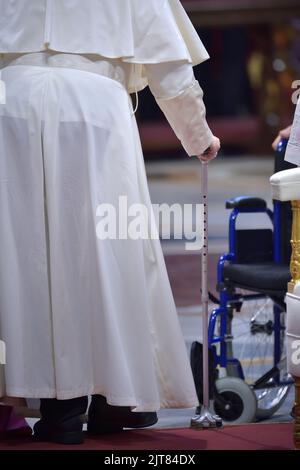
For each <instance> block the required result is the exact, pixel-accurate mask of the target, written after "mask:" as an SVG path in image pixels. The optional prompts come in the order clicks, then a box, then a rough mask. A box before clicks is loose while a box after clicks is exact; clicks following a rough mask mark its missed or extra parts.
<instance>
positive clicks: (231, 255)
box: [208, 201, 293, 389]
mask: <svg viewBox="0 0 300 470" xmlns="http://www.w3.org/2000/svg"><path fill="white" fill-rule="evenodd" d="M280 210H281V205H280V202H277V201H274V208H273V211H271V210H270V209H268V208H267V207H266V208H265V209H262V208H247V207H243V208H236V207H235V208H234V209H233V210H232V212H231V214H230V217H229V252H228V253H225V254H223V255H222V256H221V257H220V258H219V262H218V267H217V282H218V286H222V285H223V283H224V276H223V272H224V265H225V263H228V262H229V263H234V262H236V253H235V247H236V222H237V217H238V215H239V214H240V213H265V214H266V216H267V217H268V218H269V220H271V222H272V225H273V260H274V261H275V262H276V263H280V262H281V258H282V257H281V233H280ZM265 297H266V294H260V293H257V294H249V295H245V296H243V300H244V301H247V300H253V299H258V298H265ZM239 298H240V296H239V295H238V294H234V293H233V294H232V293H230V291H228V289H226V287H222V288H221V289H220V306H219V307H218V308H216V309H214V310H213V312H212V313H211V315H210V318H209V325H208V344H209V347H210V348H212V350H213V352H214V365H215V366H220V367H224V368H226V367H227V366H228V365H233V366H235V368H236V371H237V376H238V377H239V378H241V379H242V380H245V376H244V373H243V368H242V365H241V363H240V361H239V360H238V358H232V357H228V351H227V342H228V341H229V340H231V339H232V337H231V336H230V337H228V334H227V331H228V330H227V325H228V314H229V308H230V302H233V303H234V301H238V299H239ZM282 311H283V310H282V309H281V308H280V307H279V306H278V305H276V304H274V306H273V313H274V323H273V334H274V351H273V367H275V368H276V366H277V365H278V364H279V362H280V360H281V355H282V350H281V349H282V346H281V333H282V331H283V330H284V329H285V327H284V326H282V324H281V314H282ZM218 319H220V325H219V326H220V329H219V331H220V333H219V335H215V329H216V323H217V320H218ZM218 343H219V344H220V348H219V353H217V348H216V347H213V346H215V345H217V344H218ZM274 378H275V381H276V385H288V384H292V383H293V381H292V380H291V379H286V380H285V381H282V380H280V377H279V374H276V375H275V377H273V379H274ZM273 384H274V382H273ZM253 387H254V389H255V388H260V387H261V379H259V380H258V381H257V382H256V384H254V385H253ZM264 387H265V386H264Z"/></svg>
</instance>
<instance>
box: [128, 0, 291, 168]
mask: <svg viewBox="0 0 300 470" xmlns="http://www.w3.org/2000/svg"><path fill="white" fill-rule="evenodd" d="M182 3H183V5H184V7H185V9H186V11H187V13H188V14H189V16H190V18H191V20H192V22H193V24H194V26H195V27H196V29H197V31H198V33H199V35H200V37H201V39H202V41H203V42H204V45H205V46H206V48H207V50H208V52H209V54H210V56H211V59H210V60H209V61H207V62H205V63H204V64H201V65H199V66H197V67H195V69H194V70H195V75H196V78H197V79H198V80H199V82H200V85H201V86H202V88H203V90H204V98H205V103H206V107H207V116H208V121H209V124H210V126H211V128H212V130H213V132H214V133H215V134H216V135H217V136H219V137H220V138H221V139H222V151H223V154H224V155H226V154H230V155H235V154H238V155H242V154H243V153H245V154H249V153H252V154H257V155H259V154H263V153H264V154H265V153H270V142H271V141H272V139H273V137H274V136H275V135H276V133H277V131H278V129H279V128H282V127H285V126H286V125H288V124H289V123H290V122H291V120H292V116H293V111H294V104H293V103H292V100H291V96H292V93H293V92H294V90H293V89H292V88H291V85H292V82H293V81H294V80H296V79H300V0H182ZM137 117H138V123H139V127H140V132H141V137H142V142H143V148H144V151H145V158H146V159H147V160H151V159H157V158H161V157H162V156H163V157H164V158H166V157H168V156H169V157H171V158H176V157H178V156H181V155H182V154H183V150H182V149H181V147H180V143H179V142H178V140H177V139H176V137H175V135H174V134H173V132H172V131H171V129H170V128H169V125H168V124H167V122H166V121H165V119H164V117H163V115H162V113H161V112H160V110H159V108H158V107H157V105H156V103H155V101H154V99H153V97H152V95H151V93H150V91H149V89H146V90H144V91H143V92H142V93H141V106H140V107H139V111H138V115H137Z"/></svg>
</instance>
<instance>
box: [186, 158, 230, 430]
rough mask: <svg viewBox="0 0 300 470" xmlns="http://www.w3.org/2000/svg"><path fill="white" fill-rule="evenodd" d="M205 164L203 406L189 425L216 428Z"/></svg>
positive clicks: (218, 421) (203, 170) (204, 171)
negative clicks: (210, 354)
mask: <svg viewBox="0 0 300 470" xmlns="http://www.w3.org/2000/svg"><path fill="white" fill-rule="evenodd" d="M207 165H208V163H206V162H202V165H201V166H202V168H201V195H202V197H201V202H202V204H203V207H204V220H203V226H204V227H203V228H204V236H203V237H204V240H203V247H202V251H201V271H202V278H201V284H202V295H201V300H202V336H203V406H202V407H201V413H200V415H196V416H195V417H194V418H192V420H191V427H193V428H197V429H204V428H205V429H207V428H216V427H221V426H222V419H221V418H220V417H219V416H217V415H215V414H213V413H212V412H211V411H210V409H209V362H208V361H209V357H208V285H207V284H208V282H207V267H208V212H207V180H208V174H207Z"/></svg>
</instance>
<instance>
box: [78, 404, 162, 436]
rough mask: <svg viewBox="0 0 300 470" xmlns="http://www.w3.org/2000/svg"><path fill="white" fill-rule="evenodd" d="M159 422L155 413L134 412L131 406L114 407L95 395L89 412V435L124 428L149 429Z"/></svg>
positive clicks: (118, 430) (120, 430)
mask: <svg viewBox="0 0 300 470" xmlns="http://www.w3.org/2000/svg"><path fill="white" fill-rule="evenodd" d="M157 421H158V418H157V414H156V413H155V412H147V413H143V412H132V411H131V408H130V407H129V406H112V405H109V404H108V403H107V401H106V398H105V397H103V396H102V395H93V397H92V402H91V404H90V407H89V411H88V428H87V429H88V433H90V434H109V433H117V432H122V430H123V429H124V428H132V429H138V428H147V427H149V426H153V425H154V424H156V423H157Z"/></svg>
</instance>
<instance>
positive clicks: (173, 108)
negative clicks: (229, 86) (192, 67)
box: [156, 80, 213, 156]
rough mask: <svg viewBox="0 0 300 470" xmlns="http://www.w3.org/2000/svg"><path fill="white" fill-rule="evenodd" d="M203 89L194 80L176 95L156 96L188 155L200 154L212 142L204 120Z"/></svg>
mask: <svg viewBox="0 0 300 470" xmlns="http://www.w3.org/2000/svg"><path fill="white" fill-rule="evenodd" d="M202 98H203V91H202V89H201V88H200V85H199V83H198V82H197V81H196V80H195V81H194V83H193V85H192V86H190V87H189V88H187V89H185V90H184V91H182V92H181V93H180V94H179V95H178V96H176V97H174V98H169V99H161V98H156V101H157V104H158V105H159V107H160V109H161V110H162V111H163V113H164V114H165V116H166V118H167V120H168V121H169V123H170V125H171V127H172V129H173V130H174V132H175V134H176V136H177V137H178V139H179V140H180V141H181V144H182V146H183V148H184V149H185V151H186V152H187V154H188V155H189V156H192V155H201V154H202V153H203V152H204V151H205V150H206V149H207V148H208V147H209V146H210V144H211V143H212V140H213V134H212V132H211V130H210V128H209V127H208V124H207V122H206V117H205V116H206V110H205V106H204V103H203V99H202Z"/></svg>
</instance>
